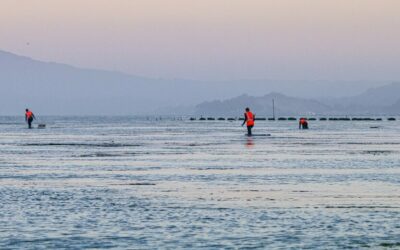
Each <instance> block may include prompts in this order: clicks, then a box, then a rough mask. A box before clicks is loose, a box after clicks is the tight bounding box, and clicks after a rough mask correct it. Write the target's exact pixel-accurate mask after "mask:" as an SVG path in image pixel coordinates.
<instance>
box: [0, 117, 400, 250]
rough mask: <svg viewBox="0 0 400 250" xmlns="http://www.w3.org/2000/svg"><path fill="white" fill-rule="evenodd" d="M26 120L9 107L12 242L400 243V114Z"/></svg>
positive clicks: (2, 172)
mask: <svg viewBox="0 0 400 250" xmlns="http://www.w3.org/2000/svg"><path fill="white" fill-rule="evenodd" d="M19 121H20V118H13V117H8V118H5V117H1V118H0V138H1V140H0V197H1V203H0V225H1V229H0V248H1V249H8V248H12V249H14V248H17V249H27V248H35V247H42V248H52V249H58V248H77V249H79V248H108V247H110V248H111V247H113V248H152V249H154V248H189V249H196V248H215V249H219V248H243V247H249V248H268V249H274V248H275V249H299V248H300V249H309V248H317V249H331V248H334V249H342V248H355V249H359V248H364V247H371V248H372V249H376V248H382V247H392V248H398V247H400V240H399V239H400V229H399V226H398V221H399V219H400V195H399V190H400V167H399V166H400V157H399V155H400V154H399V153H400V133H399V132H400V127H399V125H400V123H399V122H380V123H379V126H380V128H379V129H371V127H373V126H376V124H375V123H376V122H373V121H372V122H369V121H365V122H329V121H325V122H324V121H321V122H319V121H315V122H313V123H312V124H311V125H312V129H311V130H309V131H299V130H298V127H297V123H296V122H289V121H285V122H278V121H276V122H270V121H265V122H262V121H260V122H258V123H257V124H256V127H255V130H256V131H257V133H271V136H269V137H247V136H244V135H243V134H244V133H245V132H246V131H243V128H242V127H241V126H240V122H237V123H235V122H223V121H204V122H190V121H174V120H168V119H162V120H158V121H155V120H154V119H153V121H152V120H151V119H150V120H149V119H138V118H134V117H101V118H99V117H48V118H47V119H46V123H47V128H46V129H43V130H28V129H26V128H25V124H19ZM333 124H334V125H335V126H332V125H333Z"/></svg>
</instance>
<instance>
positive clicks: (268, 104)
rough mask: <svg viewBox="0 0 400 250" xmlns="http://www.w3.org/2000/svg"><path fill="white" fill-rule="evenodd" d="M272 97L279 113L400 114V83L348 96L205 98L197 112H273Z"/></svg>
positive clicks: (278, 95) (270, 113) (272, 94)
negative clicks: (221, 99) (249, 110)
mask: <svg viewBox="0 0 400 250" xmlns="http://www.w3.org/2000/svg"><path fill="white" fill-rule="evenodd" d="M272 100H274V101H275V113H276V114H277V115H328V114H336V115H350V114H353V115H357V114H358V115H374V114H376V115H381V114H382V115H383V114H388V115H390V114H396V115H397V114H400V83H392V84H389V85H385V86H382V87H379V88H374V89H368V90H366V91H365V92H364V93H362V94H360V95H357V96H354V97H346V98H336V99H335V98H330V99H327V100H326V101H324V100H318V101H317V100H313V99H304V98H297V97H289V96H286V95H283V94H279V93H270V94H267V95H264V96H249V95H241V96H238V97H234V98H231V99H227V100H224V101H220V100H216V101H211V102H203V103H201V104H199V105H197V106H196V108H195V114H196V115H204V116H206V115H214V116H215V115H217V116H224V115H233V116H235V115H236V116H237V115H238V114H241V113H243V109H244V108H245V107H251V108H252V109H253V110H254V111H255V112H256V113H257V114H259V115H263V116H272Z"/></svg>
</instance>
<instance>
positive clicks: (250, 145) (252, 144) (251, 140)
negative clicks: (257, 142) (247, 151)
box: [246, 137, 254, 148]
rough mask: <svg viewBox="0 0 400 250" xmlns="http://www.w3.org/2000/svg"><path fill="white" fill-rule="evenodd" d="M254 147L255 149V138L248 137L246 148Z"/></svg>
mask: <svg viewBox="0 0 400 250" xmlns="http://www.w3.org/2000/svg"><path fill="white" fill-rule="evenodd" d="M252 147H254V141H253V138H251V137H248V138H247V141H246V148H252Z"/></svg>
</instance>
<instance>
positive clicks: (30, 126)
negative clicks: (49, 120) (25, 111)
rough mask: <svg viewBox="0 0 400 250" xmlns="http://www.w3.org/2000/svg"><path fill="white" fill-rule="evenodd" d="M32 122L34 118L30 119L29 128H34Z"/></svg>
mask: <svg viewBox="0 0 400 250" xmlns="http://www.w3.org/2000/svg"><path fill="white" fill-rule="evenodd" d="M32 121H33V118H28V127H29V128H32Z"/></svg>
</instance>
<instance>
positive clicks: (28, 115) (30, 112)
mask: <svg viewBox="0 0 400 250" xmlns="http://www.w3.org/2000/svg"><path fill="white" fill-rule="evenodd" d="M25 115H26V118H28V119H29V118H32V116H33V113H32V111H27V112H26V113H25Z"/></svg>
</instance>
